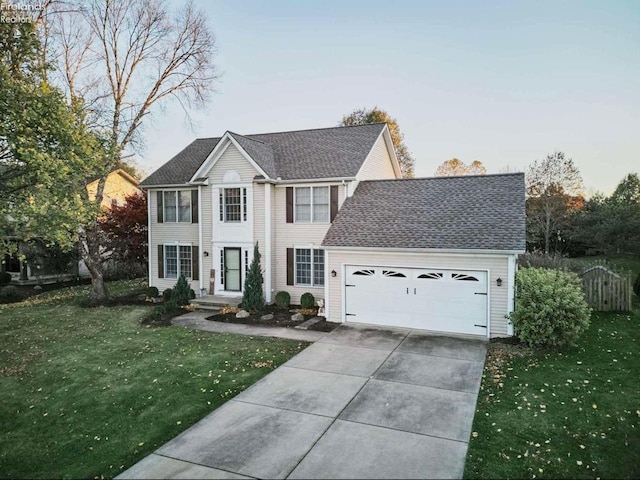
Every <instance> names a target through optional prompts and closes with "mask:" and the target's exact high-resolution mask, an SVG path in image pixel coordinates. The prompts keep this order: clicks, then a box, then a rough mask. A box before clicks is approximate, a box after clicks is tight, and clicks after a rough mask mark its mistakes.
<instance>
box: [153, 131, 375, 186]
mask: <svg viewBox="0 0 640 480" xmlns="http://www.w3.org/2000/svg"><path fill="white" fill-rule="evenodd" d="M384 126H385V124H384V123H372V124H367V125H358V126H353V127H333V128H321V129H315V130H298V131H293V132H278V133H261V134H256V135H239V134H236V133H231V132H230V135H232V136H233V138H234V139H235V140H236V141H237V142H238V143H239V144H240V146H242V148H243V149H244V150H245V151H246V152H247V153H248V154H249V155H250V156H251V158H253V159H254V160H255V162H256V163H257V164H258V165H260V167H261V168H262V169H263V170H264V171H265V172H266V173H267V174H268V175H269V176H270V177H272V178H277V177H280V178H282V179H283V180H301V179H307V178H308V179H314V178H339V177H355V175H356V173H358V170H360V167H361V166H362V163H363V162H364V160H365V158H366V157H367V155H368V154H369V152H370V151H371V148H372V147H373V144H374V143H375V141H376V140H377V138H378V137H379V136H380V133H381V132H382V130H383V128H384ZM219 140H220V138H200V139H197V140H195V141H194V142H192V143H191V144H190V145H188V146H187V147H186V148H185V149H184V150H182V151H181V152H180V153H178V154H177V155H176V156H175V157H173V158H172V159H171V160H169V161H168V162H167V163H165V164H164V165H162V166H161V167H160V168H159V169H158V170H156V171H155V172H153V173H152V174H151V175H149V176H148V177H147V178H146V179H145V180H144V181H142V182H141V184H140V185H141V186H143V187H150V186H154V185H173V184H180V183H186V182H188V181H189V180H190V179H191V177H192V176H193V174H194V173H195V172H196V171H197V170H198V168H199V167H200V165H202V163H203V162H204V161H205V159H206V158H207V156H208V155H209V154H210V153H211V151H212V150H213V149H214V147H215V146H216V145H217V143H218V141H219Z"/></svg>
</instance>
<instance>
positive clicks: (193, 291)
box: [189, 288, 196, 300]
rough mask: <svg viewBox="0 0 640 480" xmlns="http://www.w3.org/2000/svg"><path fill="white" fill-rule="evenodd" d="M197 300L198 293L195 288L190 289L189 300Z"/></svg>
mask: <svg viewBox="0 0 640 480" xmlns="http://www.w3.org/2000/svg"><path fill="white" fill-rule="evenodd" d="M194 298H196V291H195V290H194V289H193V288H190V289H189V300H193V299H194Z"/></svg>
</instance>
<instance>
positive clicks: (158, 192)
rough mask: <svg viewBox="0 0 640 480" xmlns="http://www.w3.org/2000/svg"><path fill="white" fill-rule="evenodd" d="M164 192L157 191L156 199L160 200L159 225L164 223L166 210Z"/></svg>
mask: <svg viewBox="0 0 640 480" xmlns="http://www.w3.org/2000/svg"><path fill="white" fill-rule="evenodd" d="M162 197H163V195H162V191H161V190H158V191H156V199H157V200H158V202H157V204H158V223H162V222H163V221H164V217H163V215H164V208H163V204H162Z"/></svg>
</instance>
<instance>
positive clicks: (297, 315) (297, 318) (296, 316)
mask: <svg viewBox="0 0 640 480" xmlns="http://www.w3.org/2000/svg"><path fill="white" fill-rule="evenodd" d="M291 320H292V321H294V322H301V321H303V320H304V315H303V314H301V313H294V314H293V315H291Z"/></svg>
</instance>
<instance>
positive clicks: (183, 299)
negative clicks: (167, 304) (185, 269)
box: [171, 275, 195, 306]
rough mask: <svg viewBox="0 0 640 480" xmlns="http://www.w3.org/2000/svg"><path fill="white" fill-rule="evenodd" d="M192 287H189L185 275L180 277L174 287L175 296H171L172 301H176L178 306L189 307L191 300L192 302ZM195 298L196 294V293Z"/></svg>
mask: <svg viewBox="0 0 640 480" xmlns="http://www.w3.org/2000/svg"><path fill="white" fill-rule="evenodd" d="M191 292H192V290H191V287H189V283H188V282H187V279H186V278H185V276H184V275H180V278H178V282H177V283H176V285H175V286H174V287H173V294H172V295H171V300H173V301H175V302H176V303H177V304H178V305H180V306H182V305H188V304H189V300H191ZM193 295H194V297H195V292H194V294H193Z"/></svg>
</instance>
